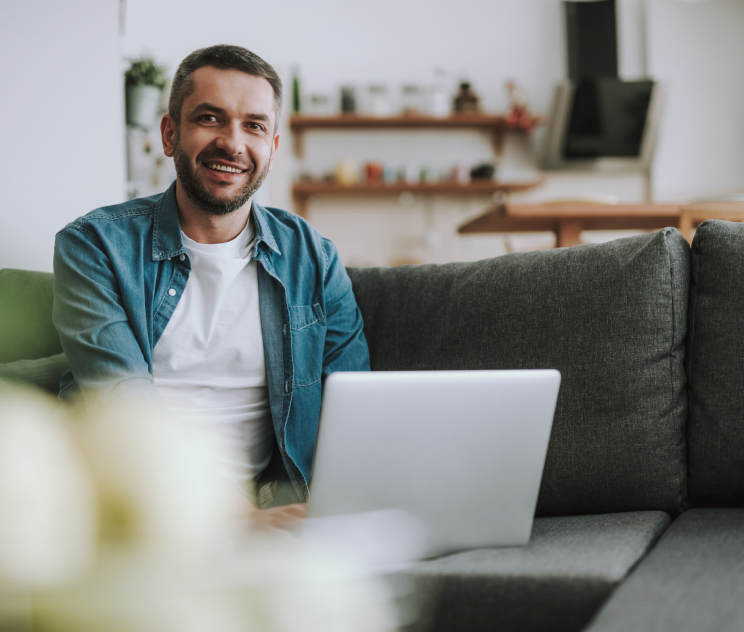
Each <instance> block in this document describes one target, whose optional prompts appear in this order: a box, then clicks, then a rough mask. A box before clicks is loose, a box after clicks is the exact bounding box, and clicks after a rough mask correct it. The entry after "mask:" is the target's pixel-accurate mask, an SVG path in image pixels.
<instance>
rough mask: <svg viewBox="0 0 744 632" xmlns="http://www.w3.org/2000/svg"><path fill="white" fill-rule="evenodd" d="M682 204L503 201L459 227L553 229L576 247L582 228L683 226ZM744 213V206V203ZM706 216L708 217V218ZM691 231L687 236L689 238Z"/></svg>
mask: <svg viewBox="0 0 744 632" xmlns="http://www.w3.org/2000/svg"><path fill="white" fill-rule="evenodd" d="M681 209H682V206H681V205H679V204H597V203H595V202H556V203H550V204H508V205H507V204H501V205H496V206H494V207H492V208H490V209H488V210H487V211H486V212H485V213H484V214H483V215H481V216H480V217H478V218H476V219H474V220H472V221H470V222H468V223H466V224H463V225H462V226H460V228H458V232H459V233H461V234H472V233H522V232H540V231H550V232H553V233H555V236H556V246H557V247H558V248H563V247H566V246H576V245H578V244H579V243H580V236H581V231H582V230H631V229H637V230H658V229H660V228H665V227H667V226H672V227H674V228H679V227H680V211H681ZM742 209H743V210H742V214H743V215H744V205H742ZM706 219H708V218H707V217H706ZM689 235H690V233H689V231H688V233H687V234H686V235H685V237H686V238H688V239H689Z"/></svg>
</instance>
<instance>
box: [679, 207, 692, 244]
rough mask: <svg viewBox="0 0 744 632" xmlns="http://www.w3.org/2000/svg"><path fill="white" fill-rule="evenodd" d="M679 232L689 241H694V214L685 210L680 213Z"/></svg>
mask: <svg viewBox="0 0 744 632" xmlns="http://www.w3.org/2000/svg"><path fill="white" fill-rule="evenodd" d="M679 232H680V233H682V237H684V238H685V239H686V240H687V241H689V242H692V215H691V214H690V213H689V212H686V211H684V210H683V211H682V212H681V213H680V215H679Z"/></svg>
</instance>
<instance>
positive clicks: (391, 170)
mask: <svg viewBox="0 0 744 632" xmlns="http://www.w3.org/2000/svg"><path fill="white" fill-rule="evenodd" d="M382 180H383V181H384V182H385V184H394V183H396V182H397V181H398V169H397V168H395V167H394V166H393V165H385V169H384V170H383V172H382Z"/></svg>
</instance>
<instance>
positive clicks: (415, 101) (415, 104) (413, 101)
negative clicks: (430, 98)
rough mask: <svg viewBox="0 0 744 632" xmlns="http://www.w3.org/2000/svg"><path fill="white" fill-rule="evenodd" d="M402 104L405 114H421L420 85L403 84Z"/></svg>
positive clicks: (402, 112) (403, 113) (402, 111)
mask: <svg viewBox="0 0 744 632" xmlns="http://www.w3.org/2000/svg"><path fill="white" fill-rule="evenodd" d="M400 105H401V114H402V115H403V116H411V115H414V116H415V115H417V114H421V110H422V108H421V90H420V89H419V87H418V86H416V85H413V84H407V85H405V86H403V88H402V90H401V103H400Z"/></svg>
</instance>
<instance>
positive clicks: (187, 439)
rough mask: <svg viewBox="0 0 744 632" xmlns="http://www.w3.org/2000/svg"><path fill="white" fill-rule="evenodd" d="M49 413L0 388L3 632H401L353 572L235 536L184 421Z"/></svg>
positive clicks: (127, 412) (136, 411) (320, 547)
mask: <svg viewBox="0 0 744 632" xmlns="http://www.w3.org/2000/svg"><path fill="white" fill-rule="evenodd" d="M57 406H58V405H57V404H56V403H55V402H54V401H53V400H51V399H45V398H43V397H42V396H37V395H33V394H30V392H28V391H20V390H19V391H9V390H0V629H4V627H3V626H4V625H5V624H6V623H13V624H15V623H17V621H16V619H17V617H18V616H19V615H18V613H19V612H26V613H27V614H28V613H29V612H30V610H31V609H32V610H33V612H32V615H29V616H32V617H33V622H34V627H35V628H37V629H43V630H45V632H57V631H59V632H63V631H67V630H75V632H170V631H173V632H203V631H205V630H208V631H209V632H245V631H251V632H298V631H300V632H347V631H354V632H392V631H393V630H395V629H396V613H395V611H394V608H393V599H392V596H391V595H390V593H389V590H388V589H387V587H386V585H385V584H383V583H382V581H381V580H380V578H379V577H378V576H377V575H375V573H374V571H371V570H370V568H368V567H365V564H364V562H363V560H362V561H360V560H359V559H356V558H355V557H354V556H353V555H349V554H348V551H343V550H336V549H334V546H333V544H332V543H329V542H325V543H322V544H321V543H320V542H316V543H312V542H311V543H308V542H301V541H299V540H297V539H295V538H292V537H290V536H289V535H288V534H287V533H286V532H278V531H277V532H271V531H256V530H248V529H245V528H243V529H242V530H238V529H236V522H235V515H234V508H235V505H236V502H235V499H236V497H238V491H237V489H236V488H235V487H233V486H232V485H230V484H228V483H227V482H225V481H224V480H222V479H221V478H220V477H219V476H218V475H217V474H216V473H215V471H214V470H213V468H212V467H211V466H210V461H209V457H208V456H205V454H204V451H203V449H202V446H200V445H199V444H198V443H197V442H196V440H195V439H194V438H193V437H192V435H191V433H189V432H188V431H187V429H186V428H185V427H184V426H183V425H182V423H181V422H179V421H177V420H174V419H171V418H169V417H168V416H167V415H166V414H164V413H163V412H162V411H156V410H153V409H149V408H141V407H130V406H125V405H117V406H115V407H98V406H96V405H92V406H91V405H90V404H89V408H88V409H87V410H86V409H85V408H84V407H82V406H80V407H76V408H69V409H65V410H60V409H58V407H57ZM241 502H245V501H241ZM243 526H244V527H245V525H243ZM4 585H5V589H4ZM11 588H12V589H13V590H14V591H15V592H13V590H10V589H11ZM24 590H25V591H30V592H31V595H32V598H31V600H30V601H28V600H26V602H24V604H25V605H24V604H21V603H20V601H19V602H18V603H19V604H20V605H21V606H23V607H18V608H15V609H14V608H13V607H12V606H13V604H12V603H11V607H6V606H5V603H6V602H9V600H10V601H12V599H13V598H14V597H15V596H17V595H20V596H21V598H22V597H23V591H24ZM21 601H22V599H21ZM31 604H32V606H31ZM24 608H25V610H24ZM9 617H10V618H9ZM13 617H15V618H16V619H13Z"/></svg>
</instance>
